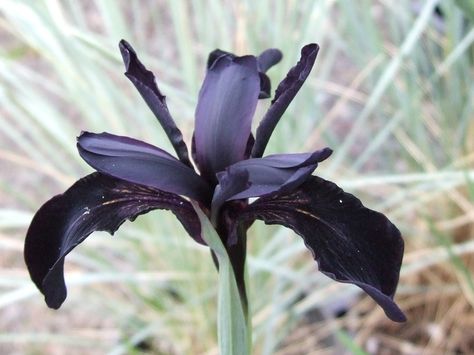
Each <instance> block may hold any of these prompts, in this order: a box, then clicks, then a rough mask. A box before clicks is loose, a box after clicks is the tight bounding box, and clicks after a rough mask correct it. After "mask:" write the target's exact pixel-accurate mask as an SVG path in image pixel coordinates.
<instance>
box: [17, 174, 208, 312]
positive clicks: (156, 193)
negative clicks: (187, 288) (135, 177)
mask: <svg viewBox="0 0 474 355" xmlns="http://www.w3.org/2000/svg"><path fill="white" fill-rule="evenodd" d="M154 209H166V210H171V211H172V212H173V213H174V214H175V215H176V216H177V217H178V219H179V220H180V221H181V223H182V224H183V226H184V228H185V229H186V231H187V232H188V233H189V234H190V235H191V236H192V237H193V238H194V239H195V240H196V241H197V242H199V243H201V244H204V241H203V239H202V238H201V235H200V233H201V226H200V223H199V219H198V217H197V215H196V213H195V212H194V209H193V207H192V206H191V204H190V203H189V202H188V201H186V200H185V199H183V198H181V197H180V196H178V195H175V194H171V193H168V192H163V191H160V190H157V189H153V188H150V187H144V186H141V185H136V184H132V183H129V182H126V181H123V180H119V179H116V178H113V177H110V176H107V175H103V174H100V173H94V174H91V175H88V176H86V177H85V178H83V179H81V180H79V181H77V182H76V183H75V184H74V185H72V186H71V187H70V188H69V189H68V190H67V191H66V192H65V193H64V194H62V195H57V196H55V197H53V198H52V199H51V200H49V201H48V202H46V203H45V204H44V205H43V206H42V207H41V208H40V209H39V210H38V212H37V213H36V214H35V216H34V217H33V220H32V222H31V225H30V227H29V229H28V233H27V235H26V240H25V250H24V253H25V254H24V256H25V261H26V265H27V267H28V271H29V273H30V276H31V278H32V280H33V282H34V283H35V284H36V286H37V287H38V288H39V290H40V291H41V292H42V293H43V294H44V296H45V300H46V303H47V304H48V306H49V307H51V308H55V309H57V308H59V307H60V306H61V304H62V303H63V302H64V300H65V299H66V293H67V292H66V285H65V282H64V270H63V267H64V258H65V256H66V255H67V254H68V253H69V252H70V251H71V250H72V249H74V248H75V247H76V246H77V245H78V244H80V243H81V242H82V241H84V239H86V238H87V237H88V236H89V235H90V234H91V233H92V232H94V231H107V232H109V233H111V234H113V233H114V232H115V231H116V230H117V229H118V228H119V227H120V225H121V224H122V223H123V222H125V221H126V220H127V219H129V220H134V219H135V218H136V217H137V216H139V215H141V214H144V213H146V212H148V211H151V210H154Z"/></svg>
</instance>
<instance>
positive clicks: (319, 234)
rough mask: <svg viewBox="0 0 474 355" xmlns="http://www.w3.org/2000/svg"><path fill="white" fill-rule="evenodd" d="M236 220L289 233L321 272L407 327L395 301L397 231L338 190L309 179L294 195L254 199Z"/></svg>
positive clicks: (398, 252)
mask: <svg viewBox="0 0 474 355" xmlns="http://www.w3.org/2000/svg"><path fill="white" fill-rule="evenodd" d="M240 218H241V219H243V220H247V221H249V220H254V219H261V220H263V221H264V222H265V223H267V224H281V225H283V226H285V227H288V228H291V229H293V230H294V231H295V232H296V233H297V234H299V235H300V236H301V237H302V238H303V240H304V242H305V244H306V246H307V247H308V248H309V249H310V250H311V252H312V254H313V257H314V258H315V259H316V261H317V262H318V265H319V270H320V271H321V272H323V273H324V274H325V275H327V276H329V277H330V278H332V279H334V280H336V281H340V282H347V283H353V284H355V285H357V286H359V287H360V288H362V289H363V290H364V291H365V292H367V293H368V294H369V295H370V296H371V297H372V298H373V299H374V300H375V301H376V302H377V303H378V304H379V305H380V306H381V307H382V308H383V309H384V311H385V313H386V314H387V316H388V317H389V318H390V319H392V320H393V321H396V322H403V321H405V316H404V314H403V312H402V311H401V310H400V309H399V308H398V306H397V305H396V304H395V302H394V301H393V296H394V294H395V290H396V287H397V283H398V278H399V272H400V266H401V262H402V257H403V239H402V238H401V235H400V232H399V230H398V229H397V228H396V227H395V226H394V225H393V224H392V223H391V222H390V221H389V220H388V219H387V217H385V216H384V215H383V214H381V213H378V212H375V211H373V210H370V209H368V208H366V207H364V206H363V205H362V203H361V202H360V201H359V200H358V199H357V198H356V197H354V196H353V195H351V194H348V193H345V192H344V191H343V190H341V189H340V188H339V187H338V186H337V185H336V184H334V183H332V182H329V181H326V180H323V179H321V178H319V177H315V176H312V177H309V178H308V180H307V181H306V182H305V183H304V184H302V185H301V186H300V187H299V188H297V189H296V190H293V191H291V192H289V193H283V194H275V195H270V196H267V197H262V198H260V199H258V200H257V201H255V202H254V203H252V204H251V205H249V206H248V207H247V208H246V210H244V212H243V213H241V216H240Z"/></svg>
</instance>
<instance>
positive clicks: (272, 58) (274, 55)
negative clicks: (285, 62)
mask: <svg viewBox="0 0 474 355" xmlns="http://www.w3.org/2000/svg"><path fill="white" fill-rule="evenodd" d="M222 56H226V57H228V58H230V59H234V58H237V56H236V55H235V54H233V53H229V52H226V51H223V50H220V49H215V50H213V51H212V52H211V53H210V54H209V57H208V58H207V69H209V68H211V67H212V65H213V64H214V63H215V62H216V60H217V59H219V58H220V57H222ZM281 58H282V54H281V52H280V51H279V50H278V49H274V48H272V49H267V50H266V51H264V52H263V53H262V54H260V55H259V56H258V57H257V66H258V71H259V73H258V74H259V76H260V93H259V95H258V98H259V99H268V98H269V97H270V96H271V91H272V85H271V82H270V79H269V78H268V76H267V75H265V72H266V71H267V70H268V69H269V68H270V67H272V66H273V65H275V64H277V63H278V62H279V61H280V60H281Z"/></svg>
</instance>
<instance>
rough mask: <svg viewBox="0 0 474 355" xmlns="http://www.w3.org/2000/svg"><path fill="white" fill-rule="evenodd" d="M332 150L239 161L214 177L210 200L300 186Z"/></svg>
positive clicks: (267, 192) (237, 197)
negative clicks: (212, 193)
mask: <svg viewBox="0 0 474 355" xmlns="http://www.w3.org/2000/svg"><path fill="white" fill-rule="evenodd" d="M331 153H332V150H331V149H329V148H325V149H322V150H318V151H316V152H314V153H299V154H275V155H269V156H267V157H264V158H254V159H248V160H242V161H239V162H237V163H235V164H233V165H231V166H229V167H228V168H227V169H226V170H225V171H223V172H220V173H218V174H217V177H218V180H219V185H217V187H216V190H215V192H214V197H213V202H212V205H213V208H214V206H215V204H216V201H217V202H219V204H222V202H221V201H229V200H237V199H245V198H250V197H259V196H264V195H268V194H271V193H274V192H277V191H283V190H285V191H287V190H291V189H294V188H296V187H297V186H299V185H300V184H302V183H303V182H304V181H305V180H306V179H307V178H308V177H309V176H310V175H311V173H312V172H313V171H314V169H316V167H317V166H318V163H319V162H321V161H323V160H325V159H326V158H328V157H329V156H330V155H331Z"/></svg>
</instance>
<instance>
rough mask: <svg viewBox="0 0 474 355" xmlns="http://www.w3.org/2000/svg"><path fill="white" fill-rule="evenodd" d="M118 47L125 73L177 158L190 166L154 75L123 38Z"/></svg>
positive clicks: (186, 150)
mask: <svg viewBox="0 0 474 355" xmlns="http://www.w3.org/2000/svg"><path fill="white" fill-rule="evenodd" d="M119 48H120V53H121V54H122V58H123V62H124V64H125V70H126V72H125V75H126V76H127V78H129V79H130V81H131V82H132V83H133V85H135V87H136V88H137V90H138V92H139V93H140V95H141V96H142V97H143V99H144V100H145V102H146V103H147V105H148V107H150V109H151V111H152V112H153V113H154V114H155V116H156V118H157V119H158V121H159V122H160V124H161V126H162V127H163V129H164V131H165V133H166V135H167V136H168V138H169V140H170V141H171V144H172V145H173V147H174V149H175V151H176V154H177V155H178V158H179V160H181V162H183V163H184V164H186V165H188V166H189V167H192V164H191V161H190V160H189V153H188V148H187V146H186V143H184V140H183V135H182V134H181V131H180V130H179V128H178V127H177V126H176V123H175V122H174V120H173V118H172V117H171V115H170V113H169V110H168V106H167V105H166V98H165V96H164V95H163V94H162V93H161V92H160V90H159V89H158V86H157V85H156V81H155V76H154V75H153V73H152V72H151V71H149V70H147V69H146V67H145V66H144V65H143V64H142V63H141V62H140V60H139V59H138V57H137V54H136V53H135V51H134V50H133V48H132V46H131V45H130V44H128V43H127V42H126V41H125V40H121V41H120V44H119Z"/></svg>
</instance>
